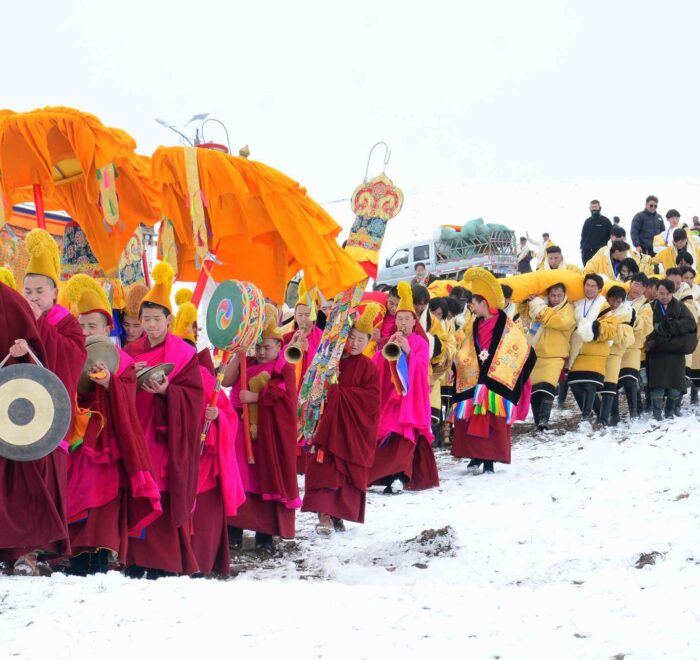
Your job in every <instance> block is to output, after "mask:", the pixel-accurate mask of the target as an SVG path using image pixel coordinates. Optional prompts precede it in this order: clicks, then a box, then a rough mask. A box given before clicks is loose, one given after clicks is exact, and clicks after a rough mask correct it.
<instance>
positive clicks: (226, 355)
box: [199, 351, 233, 454]
mask: <svg viewBox="0 0 700 660" xmlns="http://www.w3.org/2000/svg"><path fill="white" fill-rule="evenodd" d="M232 355H233V353H232V352H231V351H224V352H223V355H222V356H221V364H220V365H219V368H218V369H217V371H216V384H215V385H214V391H213V392H212V394H211V399H210V400H209V407H210V408H213V407H214V406H215V405H216V404H217V401H218V400H219V392H220V390H221V383H222V382H223V380H224V373H225V372H226V365H227V364H228V363H229V360H230V359H231V356H232ZM210 427H211V420H210V419H208V420H206V421H205V422H204V428H203V429H202V435H201V436H200V437H199V442H200V447H199V453H200V454H201V453H202V452H203V451H204V443H205V442H206V441H207V435H208V434H209V428H210Z"/></svg>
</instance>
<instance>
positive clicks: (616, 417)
mask: <svg viewBox="0 0 700 660" xmlns="http://www.w3.org/2000/svg"><path fill="white" fill-rule="evenodd" d="M612 400H613V403H612V409H611V411H610V426H617V425H618V424H619V423H620V395H619V394H618V393H617V392H615V395H614V396H613V397H612Z"/></svg>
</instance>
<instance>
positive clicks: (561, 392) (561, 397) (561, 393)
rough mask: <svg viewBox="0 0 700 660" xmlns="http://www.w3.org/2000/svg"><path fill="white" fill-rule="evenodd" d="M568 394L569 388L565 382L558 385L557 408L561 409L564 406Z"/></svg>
mask: <svg viewBox="0 0 700 660" xmlns="http://www.w3.org/2000/svg"><path fill="white" fill-rule="evenodd" d="M568 392H569V386H568V385H567V383H566V381H565V380H564V381H562V382H561V383H559V387H558V389H557V401H558V402H559V407H560V408H563V407H564V405H565V404H566V395H567V394H568Z"/></svg>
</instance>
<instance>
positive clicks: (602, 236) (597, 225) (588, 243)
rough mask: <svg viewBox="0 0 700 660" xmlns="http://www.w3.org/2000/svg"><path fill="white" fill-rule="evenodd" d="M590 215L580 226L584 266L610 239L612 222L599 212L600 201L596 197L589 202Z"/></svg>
mask: <svg viewBox="0 0 700 660" xmlns="http://www.w3.org/2000/svg"><path fill="white" fill-rule="evenodd" d="M589 208H590V211H591V217H590V218H588V219H587V220H586V221H585V222H584V223H583V227H582V228H581V244H580V248H581V262H582V263H583V265H584V266H585V265H586V264H587V263H588V260H589V259H590V258H591V257H592V256H593V255H594V254H595V253H596V252H598V250H600V248H602V247H603V246H604V245H607V243H608V241H609V240H610V232H611V230H612V222H610V220H608V218H606V217H605V216H604V215H601V214H600V202H599V201H598V200H597V199H594V200H592V201H591V204H590V207H589Z"/></svg>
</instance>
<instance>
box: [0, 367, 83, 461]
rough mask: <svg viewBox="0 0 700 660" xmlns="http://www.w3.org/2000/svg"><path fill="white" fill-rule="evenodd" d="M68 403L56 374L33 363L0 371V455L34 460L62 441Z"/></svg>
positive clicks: (65, 428) (66, 427) (69, 418)
mask: <svg viewBox="0 0 700 660" xmlns="http://www.w3.org/2000/svg"><path fill="white" fill-rule="evenodd" d="M71 412H72V411H71V401H70V397H69V395H68V391H67V390H66V388H65V386H64V385H63V383H62V382H61V381H60V380H59V379H58V377H57V376H56V374H54V373H53V372H51V371H49V370H48V369H44V368H43V367H39V366H37V365H34V364H13V365H11V366H9V367H4V368H2V369H0V456H2V457H3V458H9V459H10V460H13V461H35V460H37V459H40V458H43V457H44V456H47V455H48V454H50V453H51V452H52V451H53V450H54V449H56V447H58V445H59V444H61V442H62V441H63V439H64V438H65V437H66V434H67V433H68V428H69V427H70V422H71Z"/></svg>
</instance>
